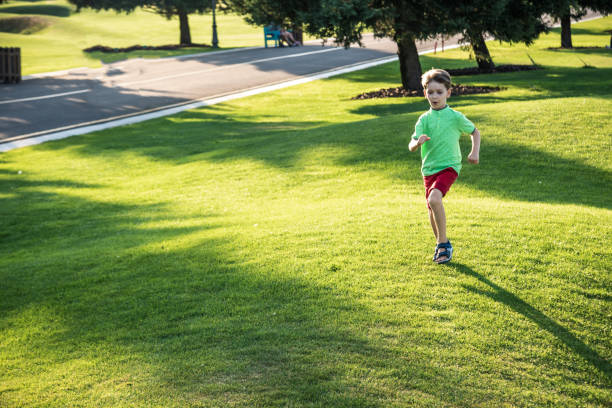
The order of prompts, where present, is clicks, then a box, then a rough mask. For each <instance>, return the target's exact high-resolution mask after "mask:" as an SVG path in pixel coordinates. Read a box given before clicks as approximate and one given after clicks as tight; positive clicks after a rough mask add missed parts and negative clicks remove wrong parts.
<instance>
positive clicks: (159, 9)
mask: <svg viewBox="0 0 612 408" xmlns="http://www.w3.org/2000/svg"><path fill="white" fill-rule="evenodd" d="M68 1H69V2H70V3H72V4H74V5H75V6H76V7H77V11H79V10H80V9H82V8H91V9H94V10H115V11H117V12H125V13H130V12H132V11H134V10H135V9H136V8H139V7H142V8H145V9H147V8H148V9H152V10H154V11H155V12H156V13H157V14H160V15H162V16H164V17H166V18H168V19H170V18H172V17H174V16H178V18H179V24H180V37H179V43H180V44H183V45H190V44H192V41H191V30H190V29H189V17H188V16H189V14H193V13H204V12H208V11H211V9H212V1H210V0H68ZM217 4H218V5H219V6H221V7H223V8H225V7H227V4H226V3H225V1H223V0H217Z"/></svg>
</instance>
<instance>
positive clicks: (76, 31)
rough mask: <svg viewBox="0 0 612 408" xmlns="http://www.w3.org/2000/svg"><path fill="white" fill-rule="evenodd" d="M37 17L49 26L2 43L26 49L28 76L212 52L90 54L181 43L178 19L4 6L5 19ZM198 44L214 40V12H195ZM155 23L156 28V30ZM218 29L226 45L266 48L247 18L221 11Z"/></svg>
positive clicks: (45, 3) (52, 3) (0, 15)
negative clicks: (96, 49)
mask: <svg viewBox="0 0 612 408" xmlns="http://www.w3.org/2000/svg"><path fill="white" fill-rule="evenodd" d="M23 16H37V17H39V18H44V19H45V20H46V22H47V23H48V24H49V25H48V27H46V28H44V29H43V30H40V31H37V32H35V33H32V34H18V33H7V32H0V45H1V46H3V47H21V52H22V71H23V74H24V75H28V74H33V73H40V72H49V71H57V70H63V69H68V68H75V67H99V66H101V63H102V62H104V63H109V62H114V61H117V60H122V59H126V58H135V57H148V58H157V57H166V56H170V55H181V54H192V53H196V52H206V51H210V50H211V49H210V48H186V49H182V50H178V51H134V52H130V53H116V54H104V53H100V52H96V53H89V54H88V53H85V52H83V50H84V49H85V48H88V47H91V46H94V45H105V46H109V47H128V46H130V45H135V44H141V45H166V44H178V42H179V23H178V19H177V18H175V19H172V20H167V19H166V18H164V17H162V16H159V15H157V14H154V13H151V12H147V11H143V10H136V11H135V12H133V13H131V14H127V15H126V14H125V13H123V14H118V13H116V12H114V11H100V12H96V11H93V10H90V9H83V10H82V11H81V12H80V13H76V12H75V7H74V6H72V5H70V4H69V3H68V2H67V1H66V0H41V1H35V2H34V1H28V0H26V1H11V2H10V3H8V4H5V5H2V6H0V20H2V19H8V18H15V17H23ZM189 24H190V28H191V38H192V41H193V42H194V43H198V44H202V43H204V44H210V43H211V41H212V16H211V14H208V15H198V14H194V15H190V16H189ZM152 27H153V28H152ZM217 30H218V35H219V46H220V47H221V48H234V47H247V46H263V29H262V28H259V27H255V26H251V25H248V24H247V23H245V22H244V20H243V19H242V17H240V16H236V15H231V14H224V13H219V14H218V15H217Z"/></svg>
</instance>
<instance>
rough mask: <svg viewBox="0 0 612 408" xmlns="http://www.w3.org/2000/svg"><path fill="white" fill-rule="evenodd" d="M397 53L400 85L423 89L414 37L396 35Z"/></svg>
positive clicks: (416, 89) (406, 87)
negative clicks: (400, 78)
mask: <svg viewBox="0 0 612 408" xmlns="http://www.w3.org/2000/svg"><path fill="white" fill-rule="evenodd" d="M395 42H396V43H397V55H398V57H399V63H400V73H401V75H402V86H403V87H404V89H406V90H411V91H419V92H422V91H423V85H421V75H423V70H422V69H421V61H419V52H418V51H417V47H416V43H415V42H414V37H413V36H412V35H410V34H404V35H401V36H397V37H396V39H395Z"/></svg>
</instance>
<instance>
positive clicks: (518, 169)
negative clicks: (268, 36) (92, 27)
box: [36, 107, 612, 209]
mask: <svg viewBox="0 0 612 408" xmlns="http://www.w3.org/2000/svg"><path fill="white" fill-rule="evenodd" d="M260 119H261V118H258V120H257V121H256V122H253V120H252V118H251V117H249V116H246V115H245V116H241V115H240V114H238V113H234V111H233V110H232V109H230V108H227V107H218V108H205V109H200V110H197V111H189V112H184V113H182V114H181V115H179V116H177V117H176V121H175V120H174V119H159V120H158V121H157V124H156V126H155V133H154V135H152V134H151V128H150V127H148V126H147V127H141V126H132V127H129V128H125V129H121V130H115V131H113V133H112V135H105V137H103V138H102V137H96V134H93V135H89V136H87V137H86V139H85V140H83V139H81V140H82V141H83V142H84V143H81V144H77V143H74V142H75V141H72V140H71V141H70V142H67V141H62V142H58V143H48V144H45V145H41V146H39V147H36V149H45V150H47V149H61V148H64V147H65V146H66V144H67V143H70V145H71V146H72V148H73V149H74V150H75V151H77V152H80V153H81V154H84V155H86V156H99V155H101V154H103V155H107V156H109V157H110V156H117V157H120V156H121V155H123V154H126V153H128V152H129V153H130V154H133V153H136V154H139V155H142V156H144V157H150V158H151V159H152V160H164V161H168V162H171V163H175V164H177V165H180V164H186V163H190V162H194V161H200V160H204V161H208V162H219V163H222V162H231V161H236V160H254V161H258V162H262V163H264V164H265V165H267V166H272V167H274V168H277V169H279V170H281V171H284V172H292V173H299V172H300V171H303V169H304V167H303V165H302V164H301V161H302V159H303V158H304V157H305V156H307V155H308V154H309V152H312V151H313V150H316V149H317V148H331V149H333V150H335V151H337V153H334V155H333V156H332V157H331V158H330V160H328V161H327V162H326V163H325V165H336V166H344V167H352V168H355V169H359V168H362V169H365V168H367V167H369V166H377V167H379V168H380V165H384V166H385V167H389V168H392V169H393V170H392V171H390V172H388V173H387V176H390V177H393V178H395V179H399V180H400V182H403V183H406V182H408V181H409V182H412V181H414V183H415V185H419V188H420V173H419V166H420V157H419V155H418V154H410V153H409V152H408V149H407V145H408V141H409V137H410V135H411V133H412V130H411V129H407V127H406V123H414V121H415V120H416V114H415V115H414V117H412V118H410V119H409V120H408V119H407V118H406V116H398V117H388V118H380V119H369V120H365V121H359V122H350V123H343V124H324V123H316V122H304V123H300V122H289V123H283V122H273V121H265V120H260ZM474 120H476V117H475V118H474ZM398 129H405V131H402V132H398ZM179 135H180V136H179ZM462 143H463V144H464V145H465V143H469V140H468V139H464V140H463V142H462ZM464 147H465V146H464ZM498 157H503V158H504V160H503V162H491V161H490V160H489V159H488V158H498ZM466 166H467V165H466ZM383 171H386V170H383ZM297 176H298V177H299V174H297ZM460 180H461V183H465V184H467V185H468V186H470V187H473V188H475V189H478V190H482V191H483V192H485V193H486V194H492V195H494V196H498V197H502V198H504V199H515V200H522V201H529V202H546V203H555V204H559V203H561V204H580V205H590V206H594V207H600V208H608V209H609V208H611V207H612V203H611V202H610V200H609V197H608V196H607V195H606V194H604V193H603V192H605V191H608V189H609V185H610V183H612V174H610V173H609V172H606V171H605V170H602V169H599V168H597V167H593V166H590V165H587V164H585V163H583V162H581V161H580V160H572V159H567V158H562V157H559V156H556V155H554V154H551V153H547V152H544V151H541V150H536V149H532V148H528V147H525V146H519V145H513V144H507V143H501V142H496V141H495V140H493V139H487V140H486V144H485V145H484V147H483V152H482V163H481V164H480V165H479V166H476V167H470V171H469V172H463V173H462V176H461V179H460ZM576 192H580V194H577V193H576Z"/></svg>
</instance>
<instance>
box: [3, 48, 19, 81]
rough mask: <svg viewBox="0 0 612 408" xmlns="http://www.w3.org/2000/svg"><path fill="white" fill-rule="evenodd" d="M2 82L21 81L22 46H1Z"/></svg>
mask: <svg viewBox="0 0 612 408" xmlns="http://www.w3.org/2000/svg"><path fill="white" fill-rule="evenodd" d="M0 82H4V83H5V84H10V83H13V82H14V83H19V82H21V48H2V47H0Z"/></svg>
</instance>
